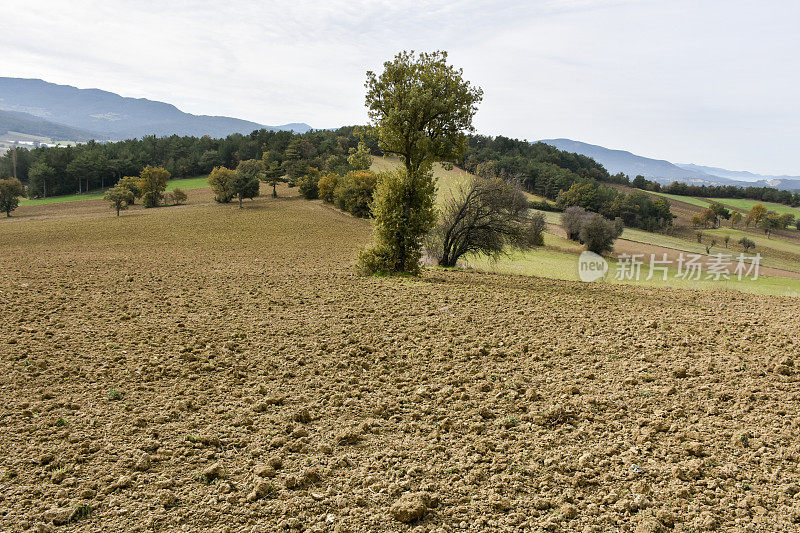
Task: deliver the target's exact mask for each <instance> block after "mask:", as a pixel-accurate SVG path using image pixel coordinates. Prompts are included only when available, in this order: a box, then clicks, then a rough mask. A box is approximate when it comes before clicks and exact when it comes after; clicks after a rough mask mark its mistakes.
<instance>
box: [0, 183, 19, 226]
mask: <svg viewBox="0 0 800 533" xmlns="http://www.w3.org/2000/svg"><path fill="white" fill-rule="evenodd" d="M24 195H25V189H23V188H22V183H20V181H19V180H18V179H17V178H9V179H7V180H0V211H5V213H6V216H7V217H10V216H11V211H13V210H14V209H16V208H17V207H18V206H19V197H20V196H24Z"/></svg>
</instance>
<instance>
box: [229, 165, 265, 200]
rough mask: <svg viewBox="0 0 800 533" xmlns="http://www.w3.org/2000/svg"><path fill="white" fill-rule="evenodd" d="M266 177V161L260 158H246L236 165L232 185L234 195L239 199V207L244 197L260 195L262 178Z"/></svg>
mask: <svg viewBox="0 0 800 533" xmlns="http://www.w3.org/2000/svg"><path fill="white" fill-rule="evenodd" d="M263 178H264V163H263V162H262V161H260V160H258V159H246V160H244V161H241V162H240V163H239V165H237V167H236V172H235V173H234V174H233V176H232V178H231V181H230V186H231V191H232V192H233V195H234V196H235V197H236V198H238V200H239V208H240V209H241V207H242V199H244V198H255V197H256V196H258V189H259V186H260V183H261V180H262V179H263Z"/></svg>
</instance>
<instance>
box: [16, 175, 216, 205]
mask: <svg viewBox="0 0 800 533" xmlns="http://www.w3.org/2000/svg"><path fill="white" fill-rule="evenodd" d="M207 179H208V176H197V177H194V178H182V179H174V180H169V181H168V182H167V191H172V190H174V189H175V188H181V189H184V190H187V191H188V190H192V189H200V188H202V187H208V182H207V181H206V180H207ZM104 194H105V191H90V192H88V193H85V194H70V195H64V196H51V197H50V198H37V199H35V200H26V199H23V200H20V202H19V205H45V204H55V203H60V202H75V201H77V200H96V199H98V198H102V197H103V195H104Z"/></svg>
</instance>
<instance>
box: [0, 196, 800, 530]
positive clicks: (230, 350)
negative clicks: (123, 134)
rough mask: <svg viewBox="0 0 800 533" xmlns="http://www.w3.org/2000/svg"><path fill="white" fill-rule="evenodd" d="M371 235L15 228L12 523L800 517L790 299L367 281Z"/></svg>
mask: <svg viewBox="0 0 800 533" xmlns="http://www.w3.org/2000/svg"><path fill="white" fill-rule="evenodd" d="M53 209H54V210H55V209H57V208H56V207H53ZM368 238H369V227H368V224H366V223H365V222H363V221H359V220H355V219H353V218H351V217H348V216H345V215H342V214H340V213H338V212H336V211H335V210H332V209H329V208H326V207H324V206H321V205H319V204H316V203H311V202H305V201H302V200H299V199H287V198H284V199H279V200H277V201H273V200H271V199H266V200H258V201H257V202H254V203H252V204H250V205H248V206H247V208H246V209H243V210H241V211H240V210H238V209H236V208H235V206H220V205H214V204H208V205H192V206H187V207H184V208H163V209H157V210H148V211H135V212H134V211H132V212H129V213H126V214H123V216H121V217H119V218H118V219H117V218H116V217H113V216H111V213H110V211H108V212H106V210H105V208H103V210H102V211H97V212H82V213H80V214H77V215H74V216H72V215H71V216H64V217H58V216H54V217H52V218H49V217H47V216H44V217H40V218H39V219H36V220H21V219H17V220H13V221H11V222H2V223H0V250H1V251H2V252H1V253H0V317H1V319H0V445H2V448H3V453H2V454H0V529H2V530H4V531H27V530H33V531H167V530H178V531H198V530H211V531H254V532H257V531H310V532H317V531H319V532H321V531H337V532H344V531H350V532H357V531H414V532H456V531H581V532H583V531H585V532H593V531H598V532H600V531H635V532H657V531H673V530H674V531H715V530H718V531H796V530H798V528H800V472H799V471H798V460H800V437H798V435H800V387H799V386H798V385H799V384H800V355H798V352H799V350H798V349H799V348H800V339H798V332H799V331H800V326H799V325H798V320H797V318H798V315H797V309H798V304H797V300H794V299H779V298H765V297H755V296H749V295H742V294H737V293H725V292H719V293H698V292H682V291H675V290H658V289H643V288H633V287H619V286H603V285H581V284H577V283H569V282H560V281H552V280H543V279H536V278H521V277H509V276H497V275H488V274H480V273H475V272H457V271H439V270H430V271H427V272H426V273H425V275H424V276H423V277H422V279H419V280H416V279H386V278H361V277H357V276H356V275H355V274H354V272H353V269H352V262H353V258H354V256H355V251H356V249H357V248H358V247H359V246H360V245H362V244H363V243H365V242H366V241H367V239H368Z"/></svg>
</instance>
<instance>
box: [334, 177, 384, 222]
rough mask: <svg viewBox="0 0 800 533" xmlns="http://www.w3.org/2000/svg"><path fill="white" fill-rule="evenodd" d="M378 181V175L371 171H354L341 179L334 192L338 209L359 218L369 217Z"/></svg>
mask: <svg viewBox="0 0 800 533" xmlns="http://www.w3.org/2000/svg"><path fill="white" fill-rule="evenodd" d="M377 179H378V176H377V174H375V173H374V172H370V171H369V170H354V171H352V172H348V173H347V174H345V175H344V176H342V177H340V178H339V179H338V180H337V182H336V188H335V189H334V192H333V197H334V201H335V203H336V207H338V208H339V209H341V210H343V211H347V212H348V213H351V214H353V215H355V216H357V217H361V218H366V217H369V216H370V206H371V205H372V198H373V195H374V193H375V186H376V184H377Z"/></svg>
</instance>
